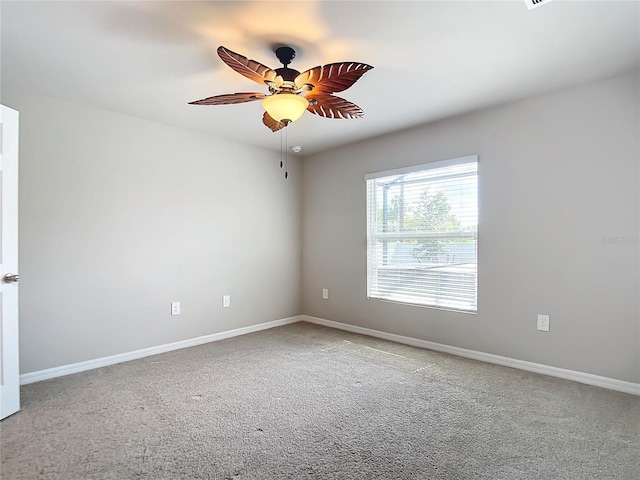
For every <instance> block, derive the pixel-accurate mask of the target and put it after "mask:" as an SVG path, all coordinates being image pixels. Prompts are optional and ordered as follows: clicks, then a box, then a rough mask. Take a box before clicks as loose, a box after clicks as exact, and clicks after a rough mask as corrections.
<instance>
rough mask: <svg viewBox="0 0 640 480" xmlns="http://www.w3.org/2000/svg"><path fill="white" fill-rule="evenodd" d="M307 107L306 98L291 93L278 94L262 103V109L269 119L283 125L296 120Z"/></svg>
mask: <svg viewBox="0 0 640 480" xmlns="http://www.w3.org/2000/svg"><path fill="white" fill-rule="evenodd" d="M308 106H309V102H308V101H307V99H306V98H304V97H301V96H300V95H296V94H293V93H278V94H275V95H271V96H269V97H267V98H265V99H264V100H263V101H262V107H263V108H264V109H265V110H266V111H267V113H268V114H269V115H270V116H271V118H273V119H274V120H276V121H278V122H283V123H285V124H288V123H289V122H295V121H296V120H298V119H299V118H300V117H301V116H302V114H303V113H304V111H305V110H306V109H307V107H308Z"/></svg>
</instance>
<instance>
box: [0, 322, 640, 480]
mask: <svg viewBox="0 0 640 480" xmlns="http://www.w3.org/2000/svg"><path fill="white" fill-rule="evenodd" d="M22 399H23V409H22V411H20V412H19V413H17V414H15V415H13V416H11V417H9V418H7V419H6V420H4V421H2V423H1V424H0V428H1V436H2V445H1V451H0V453H1V455H2V460H1V467H2V470H1V472H2V479H6V480H9V479H64V480H73V479H265V480H266V479H306V478H319V479H324V478H331V479H472V478H478V479H572V480H573V479H587V478H589V479H607V478H612V479H613V478H615V479H632V478H638V477H637V474H638V471H639V468H640V467H639V466H640V425H639V421H640V399H639V398H638V397H635V396H632V395H628V394H623V393H617V392H613V391H608V390H604V389H600V388H596V387H590V386H586V385H582V384H578V383H574V382H570V381H566V380H560V379H555V378H550V377H545V376H541V375H536V374H531V373H527V372H523V371H519V370H513V369H509V368H505V367H500V366H496V365H490V364H484V363H481V362H476V361H473V360H467V359H463V358H458V357H453V356H450V355H446V354H441V353H436V352H430V351H427V350H421V349H418V348H413V347H408V346H404V345H398V344H394V343H391V342H386V341H383V340H378V339H373V338H369V337H364V336H359V335H354V334H351V333H346V332H342V331H338V330H332V329H328V328H324V327H319V326H315V325H310V324H306V323H298V324H294V325H289V326H285V327H280V328H276V329H272V330H267V331H263V332H258V333H254V334H250V335H245V336H242V337H237V338H233V339H229V340H224V341H220V342H215V343H211V344H208V345H203V346H199V347H193V348H189V349H184V350H180V351H176V352H171V353H167V354H162V355H157V356H153V357H147V358H145V359H141V360H136V361H132V362H128V363H124V364H120V365H115V366H112V367H105V368H101V369H97V370H92V371H89V372H84V373H80V374H75V375H70V376H67V377H63V378H58V379H54V380H49V381H45V382H40V383H36V384H32V385H27V386H24V387H23V388H22Z"/></svg>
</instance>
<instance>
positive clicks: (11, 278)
mask: <svg viewBox="0 0 640 480" xmlns="http://www.w3.org/2000/svg"><path fill="white" fill-rule="evenodd" d="M2 280H4V282H5V283H18V282H19V281H20V275H18V274H17V273H7V274H6V275H5V276H4V277H2Z"/></svg>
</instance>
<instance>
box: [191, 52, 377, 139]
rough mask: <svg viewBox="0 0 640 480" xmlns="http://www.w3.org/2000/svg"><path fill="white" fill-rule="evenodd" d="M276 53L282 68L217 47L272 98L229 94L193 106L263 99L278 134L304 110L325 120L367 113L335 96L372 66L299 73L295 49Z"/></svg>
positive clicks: (350, 64) (333, 65)
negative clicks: (271, 66) (269, 65)
mask: <svg viewBox="0 0 640 480" xmlns="http://www.w3.org/2000/svg"><path fill="white" fill-rule="evenodd" d="M275 54H276V56H277V57H278V60H280V63H282V68H277V69H275V70H272V69H271V68H269V67H267V66H265V65H263V64H261V63H259V62H256V61H255V60H250V59H248V58H247V57H245V56H243V55H240V54H239V53H235V52H232V51H231V50H229V49H228V48H226V47H223V46H220V47H218V56H219V57H220V58H221V59H222V61H223V62H224V63H226V64H227V65H228V66H229V67H231V68H232V69H233V70H235V71H236V72H238V73H239V74H241V75H244V76H245V77H247V78H249V79H251V80H253V81H254V82H257V83H259V84H261V85H266V86H267V88H268V90H269V93H270V95H267V94H265V93H261V92H243V93H230V94H225V95H216V96H213V97H208V98H203V99H202V100H196V101H195V102H189V104H190V105H231V104H236V103H245V102H254V101H257V100H262V106H263V107H264V109H265V110H266V111H265V112H264V115H263V116H262V123H264V124H265V125H266V126H267V127H268V128H270V129H271V130H272V131H274V132H276V131H278V130H280V129H282V128H284V127H286V126H287V125H288V124H289V123H291V122H293V121H295V120H297V119H298V118H300V117H301V116H302V114H303V113H304V111H305V110H308V111H310V112H311V113H314V114H316V115H320V116H321V117H326V118H361V117H362V116H363V115H364V112H363V111H362V109H361V108H360V107H358V106H357V105H356V104H354V103H351V102H349V101H348V100H345V99H344V98H340V97H337V96H335V95H333V94H334V93H335V92H341V91H343V90H346V89H347V88H349V87H351V86H352V85H353V84H354V83H356V82H357V81H358V79H359V78H360V77H361V76H362V75H364V74H365V73H366V72H368V71H369V70H371V69H372V68H373V67H372V66H371V65H367V64H365V63H358V62H340V63H330V64H328V65H323V66H317V67H314V68H311V69H309V70H306V71H304V72H302V73H300V72H299V71H297V70H294V69H292V68H289V64H290V63H291V61H292V60H293V59H294V57H295V56H296V52H295V50H294V49H293V48H291V47H288V46H281V47H278V48H276V49H275Z"/></svg>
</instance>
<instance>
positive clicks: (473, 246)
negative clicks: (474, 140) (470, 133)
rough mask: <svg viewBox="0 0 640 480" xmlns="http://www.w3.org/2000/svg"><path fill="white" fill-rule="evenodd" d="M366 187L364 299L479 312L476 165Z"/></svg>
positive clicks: (422, 169) (472, 161) (385, 176)
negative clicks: (365, 280)
mask: <svg viewBox="0 0 640 480" xmlns="http://www.w3.org/2000/svg"><path fill="white" fill-rule="evenodd" d="M365 180H366V181H367V296H368V297H369V298H378V299H381V300H389V301H394V302H401V303H409V304H414V305H425V306H431V307H439V308H446V309H453V310H462V311H466V312H475V311H477V296H478V295H477V292H478V274H477V272H478V269H477V263H478V262H477V258H478V257H477V251H478V235H477V231H478V157H477V156H476V155H473V156H469V157H463V158H457V159H453V160H446V161H444V162H437V163H430V164H425V165H418V166H415V167H408V168H402V169H398V170H391V171H386V172H378V173H372V174H368V175H366V176H365Z"/></svg>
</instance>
